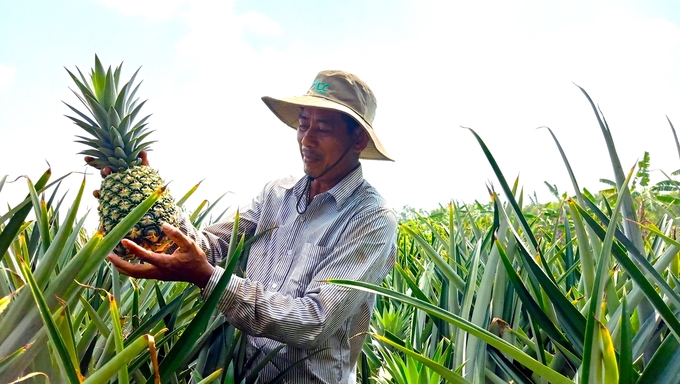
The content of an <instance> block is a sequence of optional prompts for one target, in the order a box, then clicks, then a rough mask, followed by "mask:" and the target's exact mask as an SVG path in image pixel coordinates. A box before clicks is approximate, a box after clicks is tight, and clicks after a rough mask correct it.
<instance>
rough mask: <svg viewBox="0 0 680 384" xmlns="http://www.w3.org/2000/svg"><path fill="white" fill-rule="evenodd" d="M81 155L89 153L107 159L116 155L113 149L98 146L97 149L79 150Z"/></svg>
mask: <svg viewBox="0 0 680 384" xmlns="http://www.w3.org/2000/svg"><path fill="white" fill-rule="evenodd" d="M78 153H79V154H81V155H88V156H93V157H98V158H100V159H107V158H109V157H115V155H114V153H113V151H112V150H110V149H108V148H101V147H99V148H97V149H84V150H82V151H80V152H78Z"/></svg>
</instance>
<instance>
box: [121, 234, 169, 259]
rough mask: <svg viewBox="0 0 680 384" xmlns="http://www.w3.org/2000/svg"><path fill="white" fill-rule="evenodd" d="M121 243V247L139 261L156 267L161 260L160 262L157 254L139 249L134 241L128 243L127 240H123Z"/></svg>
mask: <svg viewBox="0 0 680 384" xmlns="http://www.w3.org/2000/svg"><path fill="white" fill-rule="evenodd" d="M121 243H123V246H124V247H125V248H127V250H128V251H129V252H130V253H132V254H133V255H135V257H136V258H137V259H139V260H141V261H144V262H147V263H149V264H153V265H158V264H159V263H160V262H161V260H160V255H159V254H157V253H153V252H151V251H147V250H146V249H144V248H142V247H140V246H139V245H137V243H135V242H134V241H130V240H128V239H123V241H121Z"/></svg>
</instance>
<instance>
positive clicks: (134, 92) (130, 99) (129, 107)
mask: <svg viewBox="0 0 680 384" xmlns="http://www.w3.org/2000/svg"><path fill="white" fill-rule="evenodd" d="M142 83H143V81H140V82H139V83H137V85H136V86H135V89H133V90H132V93H130V96H128V99H127V109H128V111H129V110H131V109H132V108H133V107H132V105H133V104H134V103H136V102H137V99H135V98H134V97H135V94H136V93H137V90H138V89H139V86H140V85H142ZM133 99H134V102H133V101H132V100H133Z"/></svg>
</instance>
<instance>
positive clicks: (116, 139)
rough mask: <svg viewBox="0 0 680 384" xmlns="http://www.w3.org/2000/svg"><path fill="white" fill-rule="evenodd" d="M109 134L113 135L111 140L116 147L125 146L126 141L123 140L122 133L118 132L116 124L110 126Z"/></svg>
mask: <svg viewBox="0 0 680 384" xmlns="http://www.w3.org/2000/svg"><path fill="white" fill-rule="evenodd" d="M109 136H111V142H112V143H113V146H114V147H121V148H124V147H125V142H123V137H122V136H121V135H120V133H119V132H118V129H117V128H116V127H115V126H111V128H109Z"/></svg>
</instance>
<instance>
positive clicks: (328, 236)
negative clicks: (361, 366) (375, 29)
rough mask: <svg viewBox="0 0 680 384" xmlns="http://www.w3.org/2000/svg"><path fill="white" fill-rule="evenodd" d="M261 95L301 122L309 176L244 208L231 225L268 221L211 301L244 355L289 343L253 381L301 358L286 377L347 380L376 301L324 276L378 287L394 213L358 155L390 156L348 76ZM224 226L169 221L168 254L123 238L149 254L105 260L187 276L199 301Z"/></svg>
mask: <svg viewBox="0 0 680 384" xmlns="http://www.w3.org/2000/svg"><path fill="white" fill-rule="evenodd" d="M262 100H263V101H264V103H265V104H266V105H267V106H268V107H269V108H270V109H271V111H272V112H274V114H275V115H276V116H277V117H279V119H281V121H283V122H284V123H285V124H286V125H288V126H290V127H292V128H295V129H297V140H298V144H299V147H300V155H301V157H302V163H303V167H304V172H305V174H306V175H307V176H306V177H305V178H303V179H301V180H294V179H292V178H287V179H281V180H276V181H273V182H270V183H269V184H267V185H266V186H265V187H264V189H263V190H262V192H261V193H260V194H259V196H257V197H256V198H255V199H253V201H252V202H251V203H250V204H249V205H247V206H246V207H242V208H241V213H240V225H239V230H242V231H245V232H255V233H260V232H263V231H267V230H268V229H271V228H274V229H273V230H272V231H269V232H267V233H265V235H264V236H262V237H261V238H259V239H258V240H257V241H255V242H254V243H253V244H252V247H251V250H250V254H249V259H248V265H247V268H246V277H245V278H239V277H236V276H232V278H231V280H230V282H229V284H228V286H227V288H226V290H225V291H224V293H223V294H222V296H221V298H220V302H219V304H218V307H219V309H220V311H221V312H222V313H223V314H224V316H225V317H226V319H227V320H228V321H229V322H230V323H231V324H233V325H234V326H235V327H237V328H239V329H241V330H242V331H243V332H244V333H246V334H247V335H248V348H249V349H248V352H249V353H250V354H253V353H255V351H257V350H258V349H259V350H261V351H262V354H261V355H260V356H262V355H266V354H267V353H268V352H269V351H271V350H272V349H274V348H276V347H277V346H280V345H281V344H282V343H283V344H285V346H284V347H283V349H281V350H280V351H279V353H278V354H277V355H276V357H275V358H274V359H273V360H272V361H271V362H270V363H269V364H268V365H267V366H266V367H265V369H264V370H263V371H262V372H261V373H260V382H262V383H266V382H268V381H270V380H272V379H273V378H274V377H276V376H277V375H278V374H279V373H280V372H282V371H283V370H285V369H286V368H287V367H289V366H291V365H292V364H293V363H295V362H296V361H300V360H303V359H306V360H304V362H303V363H302V364H300V365H298V366H296V367H295V368H294V369H293V370H292V371H291V372H290V373H289V374H288V375H287V376H286V380H287V382H290V383H353V382H354V381H355V372H356V362H357V358H358V356H359V354H360V352H361V346H362V344H363V340H364V336H362V335H361V333H362V332H366V331H367V330H368V326H369V321H370V316H371V311H372V308H373V305H374V301H375V298H374V296H373V295H371V294H368V293H366V292H363V291H359V290H354V289H348V288H343V287H339V286H336V285H332V284H327V283H325V282H324V281H325V280H326V279H330V278H340V279H351V280H361V281H366V282H370V283H374V284H379V283H380V281H381V280H382V279H383V278H384V277H385V275H386V274H387V273H388V271H389V270H390V269H391V268H392V266H393V265H394V259H395V254H396V225H397V221H396V217H395V215H394V213H393V212H392V211H391V210H390V209H388V208H387V207H386V205H385V202H384V200H383V199H382V197H381V196H380V195H379V194H378V192H377V191H376V190H375V189H374V188H373V187H372V186H371V185H369V184H368V183H367V182H366V181H365V180H364V179H363V175H362V169H361V164H360V162H359V159H360V158H366V159H378V160H392V159H391V158H390V157H389V155H388V154H387V152H386V151H385V149H384V148H383V147H382V144H380V141H379V140H378V138H377V136H376V135H375V132H374V131H373V127H372V125H371V124H372V122H373V118H374V116H375V109H376V100H375V96H374V95H373V92H372V91H371V90H370V89H369V88H368V86H367V85H366V84H365V83H364V82H362V81H361V80H360V79H359V78H358V77H356V76H354V75H352V74H349V73H346V72H342V71H322V72H320V73H319V74H318V75H317V77H316V79H315V80H314V83H313V85H312V87H311V88H310V89H309V91H308V92H307V94H306V95H304V96H299V97H289V98H282V99H275V98H272V97H263V98H262ZM232 228H233V219H232V220H226V221H224V222H220V223H217V224H214V225H212V226H210V227H208V228H206V229H205V230H203V231H201V232H198V231H196V230H195V229H193V228H191V226H190V225H182V228H181V230H179V229H176V228H173V227H170V226H168V225H167V224H166V225H164V231H165V232H166V233H167V234H168V235H169V236H170V237H171V238H172V239H173V240H174V241H175V243H176V244H177V245H178V246H179V248H178V250H177V251H175V253H173V254H172V255H163V254H154V253H151V252H149V251H146V250H144V249H142V248H140V247H138V246H136V245H135V244H134V243H132V242H129V241H124V244H125V246H127V247H128V249H130V251H131V252H132V253H134V254H135V255H136V256H137V257H138V258H139V259H140V260H142V261H144V262H146V263H145V264H130V263H127V262H125V261H123V260H121V259H120V258H118V257H116V256H115V255H110V256H109V260H110V261H111V262H112V263H113V264H114V265H115V266H116V268H118V270H119V271H120V272H122V273H124V274H126V275H130V276H135V277H142V278H154V279H161V280H170V281H187V282H191V283H193V284H196V285H197V286H199V287H200V288H202V289H203V291H202V294H203V297H204V298H206V297H207V296H208V295H209V294H210V293H211V292H212V290H213V288H214V287H215V284H216V283H217V281H219V278H220V277H221V276H222V274H223V272H224V270H223V269H222V268H220V267H214V265H215V264H216V263H217V262H218V261H220V260H221V259H222V258H224V257H225V256H226V253H227V248H228V246H229V241H230V240H231V239H230V236H231V232H232ZM182 232H184V233H186V235H184V234H183V233H182ZM203 250H207V251H206V252H204V251H203ZM355 335H359V336H357V337H355Z"/></svg>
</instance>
